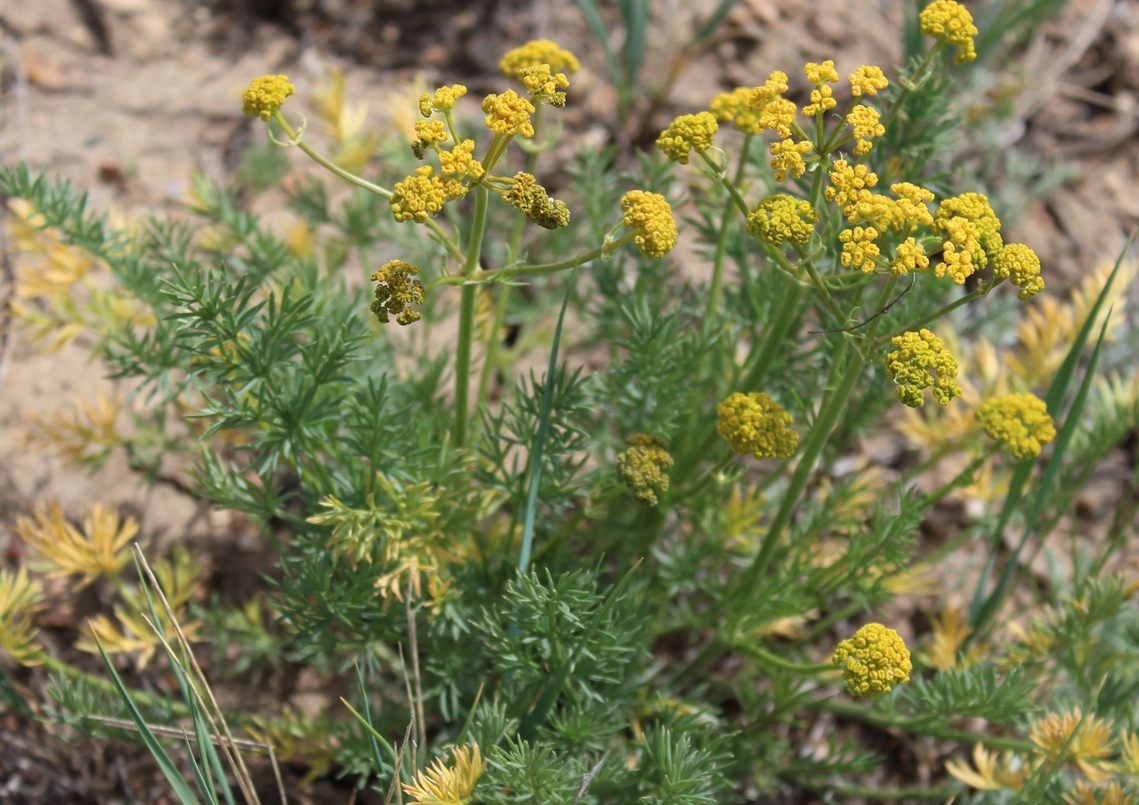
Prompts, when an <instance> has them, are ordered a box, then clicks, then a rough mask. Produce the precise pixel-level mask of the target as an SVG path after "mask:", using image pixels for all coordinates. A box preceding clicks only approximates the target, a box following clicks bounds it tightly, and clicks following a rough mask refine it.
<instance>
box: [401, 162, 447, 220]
mask: <svg viewBox="0 0 1139 805" xmlns="http://www.w3.org/2000/svg"><path fill="white" fill-rule="evenodd" d="M434 173H435V169H434V168H432V167H431V166H430V165H424V166H423V167H421V168H416V169H415V173H414V174H413V175H412V176H408V177H406V178H405V179H404V180H403V181H401V182H396V185H395V187H394V188H392V197H391V199H390V201H389V203H390V204H391V208H392V215H393V216H394V217H395V219H396V220H397V221H399V222H400V223H402V222H404V221H415V222H416V223H419V224H422V223H423V222H424V221H426V220H427V219H428V217H432V218H433V217H435V216H436V215H437V214H438V213H439V211H440V210H441V209H443V205H444V204H445V203H446V202H447V197H448V193H447V188H446V185H445V184H444V182H443V179H442V178H441V177H439V176H435V175H434Z"/></svg>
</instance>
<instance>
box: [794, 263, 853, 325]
mask: <svg viewBox="0 0 1139 805" xmlns="http://www.w3.org/2000/svg"><path fill="white" fill-rule="evenodd" d="M801 265H802V266H803V268H805V269H806V270H807V276H808V277H810V278H811V283H812V284H813V285H814V286H815V290H817V291H818V292H819V295H820V296H821V297H822V298H823V301H824V302H825V303H826V306H827V309H828V310H830V312H831V313H832V314H834V317H835V319H836V320H837V321H838V324H839V326H840V327H841V326H843V325H845V324H846V322H847V321H849V317H848V316H847V315H846V313H845V312H844V311H843V309H842V308H841V307H839V305H838V302H836V301H834V297H833V296H831V292H830V290H829V289H828V288H827V286H826V283H824V282H823V280H822V277H820V276H819V272H818V270H817V269H816V268H815V263H814V261H813V260H809V259H804V260H803V261H802V264H801Z"/></svg>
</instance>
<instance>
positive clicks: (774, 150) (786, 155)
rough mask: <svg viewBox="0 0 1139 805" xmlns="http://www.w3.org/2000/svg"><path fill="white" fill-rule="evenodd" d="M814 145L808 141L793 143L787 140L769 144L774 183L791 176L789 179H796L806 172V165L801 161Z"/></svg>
mask: <svg viewBox="0 0 1139 805" xmlns="http://www.w3.org/2000/svg"><path fill="white" fill-rule="evenodd" d="M812 148H814V144H813V143H811V141H810V140H800V141H799V142H795V141H794V140H792V139H790V138H788V139H786V140H776V141H775V142H773V143H772V144H771V168H772V170H774V171H775V181H777V182H782V181H784V180H785V179H786V178H787V174H791V178H793V179H798V178H799V177H800V176H802V175H803V174H804V173H805V172H806V170H807V163H805V162H804V161H803V154H806V153H808V152H809V151H810V150H811V149H812Z"/></svg>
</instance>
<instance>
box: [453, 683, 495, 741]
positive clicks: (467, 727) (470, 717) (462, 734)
mask: <svg viewBox="0 0 1139 805" xmlns="http://www.w3.org/2000/svg"><path fill="white" fill-rule="evenodd" d="M484 687H485V685H479V692H478V693H476V694H475V701H474V703H473V704H472V705H471V709H470V710H468V711H467V720H466V721H464V722H463V728H462V729H461V730H459V737H458V738H456V739H455V743H457V744H459V745H460V746H461V745H462V744H464V743H466V742H467V733H469V732H470V731H471V724H473V723H474V721H475V713H476V712H477V711H478V709H479V702H480V701H482V692H483V688H484ZM488 748H489V747H488Z"/></svg>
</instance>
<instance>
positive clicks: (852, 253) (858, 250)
mask: <svg viewBox="0 0 1139 805" xmlns="http://www.w3.org/2000/svg"><path fill="white" fill-rule="evenodd" d="M877 237H878V230H877V229H875V228H874V227H872V226H867V227H861V226H856V227H853V228H851V229H844V230H842V231H841V232H839V233H838V240H839V242H840V243H841V244H842V258H841V259H842V264H843V265H844V266H846V267H847V268H853V269H862V273H863V274H870V273H872V272H873V271H874V269H875V268H876V267H877V265H878V263H877V262H876V261H877V258H878V255H879V254H881V253H882V250H881V249H879V248H878V244H877V243H875V242H874V241H875V240H876V239H877Z"/></svg>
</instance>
